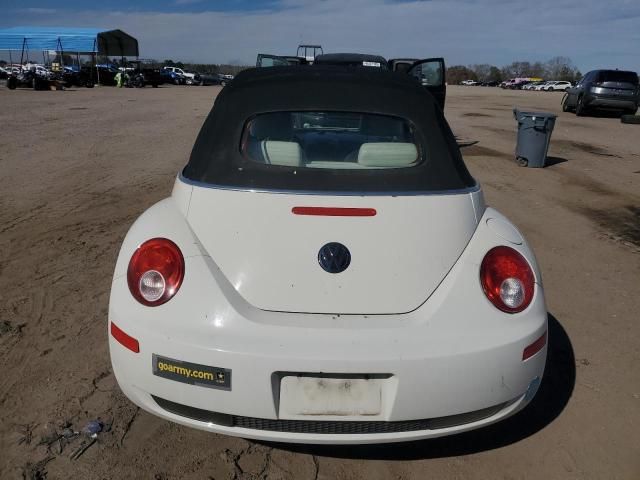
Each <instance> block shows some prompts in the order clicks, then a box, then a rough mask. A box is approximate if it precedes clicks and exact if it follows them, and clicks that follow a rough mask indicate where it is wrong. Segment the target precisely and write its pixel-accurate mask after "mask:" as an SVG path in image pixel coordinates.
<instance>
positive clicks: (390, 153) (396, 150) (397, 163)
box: [358, 142, 418, 168]
mask: <svg viewBox="0 0 640 480" xmlns="http://www.w3.org/2000/svg"><path fill="white" fill-rule="evenodd" d="M417 160H418V149H417V148H416V146H415V145H414V144H413V143H400V142H380V143H363V144H362V145H361V146H360V150H359V151H358V163H359V164H360V165H363V166H365V167H387V168H393V167H408V166H410V165H413V164H415V163H416V162H417Z"/></svg>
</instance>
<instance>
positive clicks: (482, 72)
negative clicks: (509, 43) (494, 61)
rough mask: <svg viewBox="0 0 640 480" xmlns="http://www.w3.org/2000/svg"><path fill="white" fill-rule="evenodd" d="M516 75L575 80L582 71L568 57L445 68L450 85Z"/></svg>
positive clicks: (580, 75) (499, 80)
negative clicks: (497, 64)
mask: <svg viewBox="0 0 640 480" xmlns="http://www.w3.org/2000/svg"><path fill="white" fill-rule="evenodd" d="M516 77H537V78H543V79H545V80H566V81H569V82H576V81H578V80H580V79H581V78H582V72H580V70H579V69H578V68H577V67H576V66H575V65H574V64H573V62H572V61H571V59H570V58H568V57H553V58H551V59H549V60H547V61H546V62H528V61H516V62H512V63H510V64H509V65H505V66H504V67H502V68H498V67H496V66H495V65H489V64H485V63H481V64H476V65H468V66H464V65H454V66H452V67H449V68H447V82H448V83H449V84H452V85H457V84H459V83H460V82H462V81H463V80H475V81H476V82H502V81H505V80H509V79H510V78H516Z"/></svg>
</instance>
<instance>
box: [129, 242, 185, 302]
mask: <svg viewBox="0 0 640 480" xmlns="http://www.w3.org/2000/svg"><path fill="white" fill-rule="evenodd" d="M183 278H184V257H183V256H182V252H181V251H180V249H179V248H178V246H177V245H176V244H175V243H173V242H172V241H171V240H167V239H166V238H152V239H151V240H147V241H146V242H144V243H143V244H142V245H140V246H139V247H138V248H137V249H136V251H135V252H134V253H133V256H132V257H131V260H129V268H128V269H127V283H128V284H129V291H130V292H131V295H133V297H134V298H135V299H136V300H137V301H139V302H140V303H142V304H143V305H147V306H149V307H156V306H158V305H162V304H163V303H165V302H168V301H169V300H170V299H171V298H172V297H173V296H174V295H175V294H176V292H177V291H178V289H179V288H180V285H181V284H182V279H183Z"/></svg>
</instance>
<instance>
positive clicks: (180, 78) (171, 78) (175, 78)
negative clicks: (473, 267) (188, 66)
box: [160, 67, 187, 85]
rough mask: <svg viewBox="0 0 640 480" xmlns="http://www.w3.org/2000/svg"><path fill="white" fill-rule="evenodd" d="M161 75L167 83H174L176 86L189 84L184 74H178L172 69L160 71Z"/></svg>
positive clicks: (165, 68)
mask: <svg viewBox="0 0 640 480" xmlns="http://www.w3.org/2000/svg"><path fill="white" fill-rule="evenodd" d="M160 74H161V75H162V78H163V80H164V81H165V83H173V84H174V85H185V84H186V83H187V78H186V77H185V76H184V75H183V74H182V73H179V72H176V71H174V70H172V69H171V68H167V67H164V68H163V69H162V70H160Z"/></svg>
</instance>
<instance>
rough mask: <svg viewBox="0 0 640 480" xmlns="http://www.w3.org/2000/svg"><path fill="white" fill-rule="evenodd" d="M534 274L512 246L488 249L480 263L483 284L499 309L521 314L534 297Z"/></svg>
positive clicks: (483, 287)
mask: <svg viewBox="0 0 640 480" xmlns="http://www.w3.org/2000/svg"><path fill="white" fill-rule="evenodd" d="M534 281H535V279H534V276H533V271H532V270H531V267H530V266H529V263H528V262H527V261H526V260H525V258H524V257H523V256H522V255H520V254H519V253H518V252H516V251H515V250H514V249H513V248H509V247H504V246H501V247H495V248H492V249H491V250H489V252H487V254H486V255H485V257H484V259H483V260H482V265H480V283H481V284H482V289H483V290H484V293H485V295H486V296H487V298H488V299H489V301H490V302H491V303H493V304H494V305H495V307H496V308H498V309H500V310H502V311H503V312H507V313H518V312H521V311H523V310H524V309H525V308H527V307H528V306H529V304H530V303H531V300H532V299H533V288H534Z"/></svg>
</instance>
